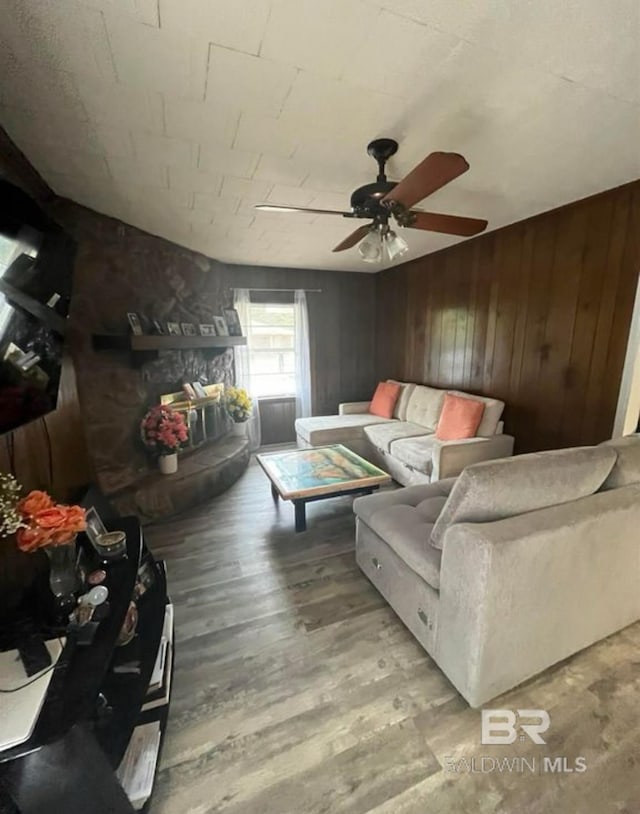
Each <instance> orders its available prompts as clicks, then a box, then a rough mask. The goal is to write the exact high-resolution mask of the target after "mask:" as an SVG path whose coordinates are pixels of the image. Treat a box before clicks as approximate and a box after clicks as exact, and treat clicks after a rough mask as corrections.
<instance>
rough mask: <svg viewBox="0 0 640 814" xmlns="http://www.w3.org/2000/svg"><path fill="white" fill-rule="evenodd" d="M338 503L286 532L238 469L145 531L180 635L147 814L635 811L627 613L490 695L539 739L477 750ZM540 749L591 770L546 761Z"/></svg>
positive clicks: (639, 666) (635, 660) (638, 764)
mask: <svg viewBox="0 0 640 814" xmlns="http://www.w3.org/2000/svg"><path fill="white" fill-rule="evenodd" d="M351 502H352V501H351V499H350V498H347V497H345V498H340V499H334V500H330V501H322V502H318V503H313V504H310V505H309V506H308V509H307V512H308V530H307V531H306V532H305V533H303V534H295V533H294V531H293V508H292V506H291V504H288V503H281V504H280V505H279V507H275V506H274V504H273V502H272V499H271V495H270V490H269V484H268V482H267V480H266V478H265V476H264V474H263V473H262V471H261V470H260V469H259V467H258V466H257V465H256V464H255V463H252V464H251V466H250V467H249V470H248V471H247V473H246V474H245V475H244V476H243V477H242V478H241V480H240V481H239V482H238V483H237V484H236V485H235V486H233V487H232V488H231V489H230V490H229V491H228V492H227V493H226V494H224V495H222V496H221V497H219V498H216V499H214V500H212V501H211V502H210V503H209V504H208V505H206V506H203V507H201V508H199V509H198V510H196V511H193V512H191V513H190V514H189V515H187V516H184V517H182V518H180V519H178V520H175V521H172V522H171V523H169V524H165V525H157V526H152V527H150V528H149V529H148V530H147V537H148V539H149V541H150V544H151V547H152V549H153V550H154V552H155V554H156V555H157V556H159V557H163V558H164V559H165V560H166V562H167V569H168V576H169V586H170V592H171V595H172V598H173V600H174V603H175V608H176V637H177V644H176V669H175V680H174V690H173V700H172V708H171V715H170V721H169V729H168V733H167V739H166V743H165V748H164V753H163V756H162V760H161V766H160V771H159V775H158V779H157V783H156V792H155V795H154V800H153V804H152V807H151V814H207V813H208V812H212V813H213V812H224V813H225V814H449V813H451V814H489V812H499V814H520V813H521V812H522V813H523V814H524V812H526V814H638V812H640V624H636V625H634V626H632V627H629V628H627V629H626V630H624V631H622V632H621V633H619V634H617V635H616V636H613V637H611V638H609V639H608V640H606V641H604V642H601V643H599V644H597V645H595V646H594V647H591V648H589V649H588V650H586V651H584V652H582V653H580V654H578V655H577V656H575V657H573V658H571V659H569V660H567V661H566V662H564V663H562V664H560V665H558V666H556V667H554V668H552V669H550V670H548V671H547V672H546V673H544V674H543V675H542V676H541V677H539V678H537V679H535V680H533V681H531V682H528V683H527V684H526V685H524V686H523V687H521V688H520V689H517V690H515V691H513V692H511V693H508V694H507V695H505V696H503V697H502V698H500V699H499V700H498V701H497V702H496V703H494V704H492V705H491V706H493V707H501V708H508V709H523V708H529V709H531V708H542V709H546V710H548V711H549V713H550V715H551V727H550V729H549V731H548V732H547V733H546V735H545V738H546V740H547V743H546V746H536V745H534V744H532V743H530V742H528V740H527V741H526V742H520V741H519V742H517V743H515V744H514V745H513V746H482V745H481V742H480V712H479V711H478V710H472V709H470V708H469V707H468V705H467V704H466V703H465V702H464V701H463V699H462V698H461V697H460V696H459V695H458V694H457V692H456V691H455V690H454V688H453V687H452V686H451V684H450V683H449V682H448V681H447V679H446V678H445V677H444V676H443V675H442V673H441V672H440V671H439V670H438V668H437V667H436V666H435V664H434V663H433V662H432V661H431V659H430V658H429V657H428V656H427V655H426V654H425V653H424V651H423V650H422V649H421V648H420V647H419V646H418V644H417V643H416V642H415V641H414V639H413V638H412V636H411V635H410V634H409V633H408V632H407V630H406V629H405V628H404V626H403V625H402V623H401V622H400V621H399V620H398V619H397V617H396V616H395V615H394V613H393V611H392V610H391V609H390V608H389V607H388V606H387V605H386V603H385V602H384V600H383V599H382V598H381V597H380V596H379V595H378V593H377V592H376V590H375V589H374V588H373V587H372V586H371V585H370V584H369V582H368V581H367V580H366V579H365V577H364V576H363V575H362V574H361V573H360V571H359V570H358V568H357V566H356V564H355V560H354V522H353V515H352V512H351ZM532 624H535V620H534V619H532ZM505 630H508V620H507V619H505ZM514 646H517V643H516V644H515V645H514ZM483 756H484V757H493V758H498V757H499V758H509V759H512V758H515V757H519V758H527V759H528V761H529V763H531V761H532V759H533V760H534V761H536V771H535V772H534V773H531V772H530V771H529V769H526V770H524V771H523V772H518V771H513V770H512V771H511V772H510V771H507V770H505V769H503V771H498V770H497V769H495V770H494V771H487V769H488V768H491V763H489V762H487V761H485V762H484V763H480V759H481V758H482V757H483ZM545 756H547V757H549V756H553V757H558V756H560V757H566V758H567V763H566V764H565V765H566V767H567V768H572V767H575V763H574V761H575V758H576V757H578V756H582V757H585V759H586V762H587V770H586V772H584V773H576V772H572V773H571V772H567V773H563V774H556V773H544V772H542V771H541V769H542V758H543V757H545ZM472 758H475V759H476V763H475V764H472V762H471V760H472ZM465 761H466V763H465ZM452 763H453V764H454V765H455V766H456V767H457V768H458V771H455V772H453V771H450V770H448V767H449V768H450V767H451V765H452ZM510 765H511V766H514V765H515V766H517V765H518V764H514V763H513V762H512V763H511V764H510ZM520 765H523V764H520ZM503 766H504V764H503ZM471 768H474V769H475V771H470V769H471ZM483 768H484V771H482V769H483Z"/></svg>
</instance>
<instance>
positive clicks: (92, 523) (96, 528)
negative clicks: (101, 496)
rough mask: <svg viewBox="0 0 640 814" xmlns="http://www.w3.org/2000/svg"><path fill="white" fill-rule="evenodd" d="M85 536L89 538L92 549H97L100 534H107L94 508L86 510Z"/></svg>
mask: <svg viewBox="0 0 640 814" xmlns="http://www.w3.org/2000/svg"><path fill="white" fill-rule="evenodd" d="M85 534H86V535H87V537H88V538H89V542H90V543H91V545H92V546H93V547H94V548H98V538H99V537H100V535H101V534H107V529H106V526H105V525H104V523H103V522H102V518H101V517H100V515H99V514H98V510H97V509H96V508H95V506H91V507H89V508H88V509H87V528H86V531H85Z"/></svg>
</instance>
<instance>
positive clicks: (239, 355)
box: [233, 288, 261, 451]
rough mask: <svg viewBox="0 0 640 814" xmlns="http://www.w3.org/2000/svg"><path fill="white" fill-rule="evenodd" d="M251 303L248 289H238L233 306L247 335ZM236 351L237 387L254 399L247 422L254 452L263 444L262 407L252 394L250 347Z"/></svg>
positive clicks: (240, 347)
mask: <svg viewBox="0 0 640 814" xmlns="http://www.w3.org/2000/svg"><path fill="white" fill-rule="evenodd" d="M250 303H251V295H250V293H249V289H248V288H236V290H235V296H234V300H233V305H234V308H235V309H236V311H237V312H238V316H239V318H240V325H241V326H242V331H243V333H244V334H245V336H246V335H247V329H248V327H249V305H250ZM234 351H235V365H236V385H237V386H238V387H244V389H245V390H246V391H247V393H248V394H249V395H250V396H251V397H252V398H253V410H252V412H251V418H250V419H249V420H248V421H247V435H248V436H249V448H250V449H251V450H252V451H253V450H256V449H258V447H259V446H260V444H261V438H260V406H259V404H258V399H257V398H255V397H254V396H253V394H252V392H251V363H250V356H249V347H248V346H247V345H236V346H235V348H234Z"/></svg>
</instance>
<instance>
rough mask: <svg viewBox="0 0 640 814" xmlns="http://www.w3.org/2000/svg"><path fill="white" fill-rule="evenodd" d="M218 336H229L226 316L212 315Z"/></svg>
mask: <svg viewBox="0 0 640 814" xmlns="http://www.w3.org/2000/svg"><path fill="white" fill-rule="evenodd" d="M212 319H213V324H214V325H215V326H216V333H217V334H218V336H229V328H228V327H227V322H226V320H225V318H224V317H212Z"/></svg>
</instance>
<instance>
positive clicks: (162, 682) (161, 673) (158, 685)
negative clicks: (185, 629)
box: [142, 603, 173, 712]
mask: <svg viewBox="0 0 640 814" xmlns="http://www.w3.org/2000/svg"><path fill="white" fill-rule="evenodd" d="M172 643H173V605H172V604H170V603H169V604H168V605H167V606H166V608H165V613H164V625H163V628H162V638H161V639H160V645H159V647H158V655H157V656H156V662H155V665H154V669H153V673H152V676H151V681H150V682H149V688H148V690H147V697H146V701H145V703H144V704H143V705H142V712H146V710H149V709H155V708H156V707H161V706H163V705H164V704H166V703H167V702H168V701H169V695H170V693H171V668H172V665H173V647H172Z"/></svg>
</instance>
